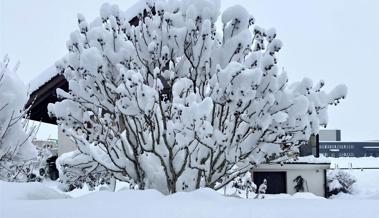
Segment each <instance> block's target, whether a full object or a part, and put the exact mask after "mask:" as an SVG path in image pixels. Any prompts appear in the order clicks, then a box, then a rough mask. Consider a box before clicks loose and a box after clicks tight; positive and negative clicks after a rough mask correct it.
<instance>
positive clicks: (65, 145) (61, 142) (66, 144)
mask: <svg viewBox="0 0 379 218" xmlns="http://www.w3.org/2000/svg"><path fill="white" fill-rule="evenodd" d="M75 149H76V145H75V143H74V142H73V141H72V140H71V139H70V138H69V137H67V136H66V135H65V134H64V133H63V132H62V129H61V127H60V126H58V156H60V155H61V154H63V153H66V152H70V151H73V150H75Z"/></svg>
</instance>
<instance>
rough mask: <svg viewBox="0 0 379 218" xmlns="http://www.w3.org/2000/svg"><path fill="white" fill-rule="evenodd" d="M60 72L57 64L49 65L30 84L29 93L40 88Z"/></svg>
mask: <svg viewBox="0 0 379 218" xmlns="http://www.w3.org/2000/svg"><path fill="white" fill-rule="evenodd" d="M58 74H59V70H58V69H57V68H56V67H55V64H53V65H51V66H50V67H48V68H47V69H46V70H44V71H43V72H42V73H40V74H39V75H38V76H37V77H36V78H34V79H33V80H32V81H31V82H30V83H29V84H28V88H29V94H32V93H33V92H35V91H36V90H38V89H39V88H40V87H42V86H43V85H45V84H46V83H48V82H49V81H50V80H51V79H52V78H54V77H55V76H57V75H58Z"/></svg>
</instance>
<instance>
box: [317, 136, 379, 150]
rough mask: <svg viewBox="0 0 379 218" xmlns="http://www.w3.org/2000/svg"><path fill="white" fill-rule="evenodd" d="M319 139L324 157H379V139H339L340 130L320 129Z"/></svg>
mask: <svg viewBox="0 0 379 218" xmlns="http://www.w3.org/2000/svg"><path fill="white" fill-rule="evenodd" d="M319 140H320V142H319V143H320V154H323V155H324V156H326V157H370V156H371V157H379V141H360V142H345V141H341V130H320V133H319Z"/></svg>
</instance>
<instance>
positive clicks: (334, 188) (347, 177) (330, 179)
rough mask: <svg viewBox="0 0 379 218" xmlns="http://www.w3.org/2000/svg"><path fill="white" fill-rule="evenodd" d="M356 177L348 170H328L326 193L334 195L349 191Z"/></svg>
mask: <svg viewBox="0 0 379 218" xmlns="http://www.w3.org/2000/svg"><path fill="white" fill-rule="evenodd" d="M356 181H357V180H356V178H355V177H354V176H353V175H351V174H350V173H349V172H348V171H344V170H339V169H335V170H330V171H328V173H327V183H328V195H329V196H330V195H336V194H338V193H340V192H342V193H351V191H352V187H353V184H354V183H355V182H356Z"/></svg>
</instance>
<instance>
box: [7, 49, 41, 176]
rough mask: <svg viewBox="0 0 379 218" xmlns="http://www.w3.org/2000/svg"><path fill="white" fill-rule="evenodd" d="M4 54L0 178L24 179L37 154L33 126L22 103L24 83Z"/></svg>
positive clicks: (25, 93) (25, 99)
mask: <svg viewBox="0 0 379 218" xmlns="http://www.w3.org/2000/svg"><path fill="white" fill-rule="evenodd" d="M8 65H9V59H8V57H7V56H6V57H5V58H4V60H2V61H0V180H6V181H26V180H27V176H28V175H29V173H30V168H28V165H29V163H30V162H29V161H31V160H32V159H33V158H36V155H37V152H36V150H35V147H34V146H33V145H32V143H31V140H32V136H33V134H34V133H35V128H29V127H28V122H27V120H25V119H23V118H25V117H26V113H27V112H26V111H25V110H24V105H25V103H26V101H27V99H28V96H27V92H26V87H25V85H24V84H23V83H22V81H21V80H20V79H19V78H18V77H17V75H16V68H17V67H15V69H9V68H8Z"/></svg>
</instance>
